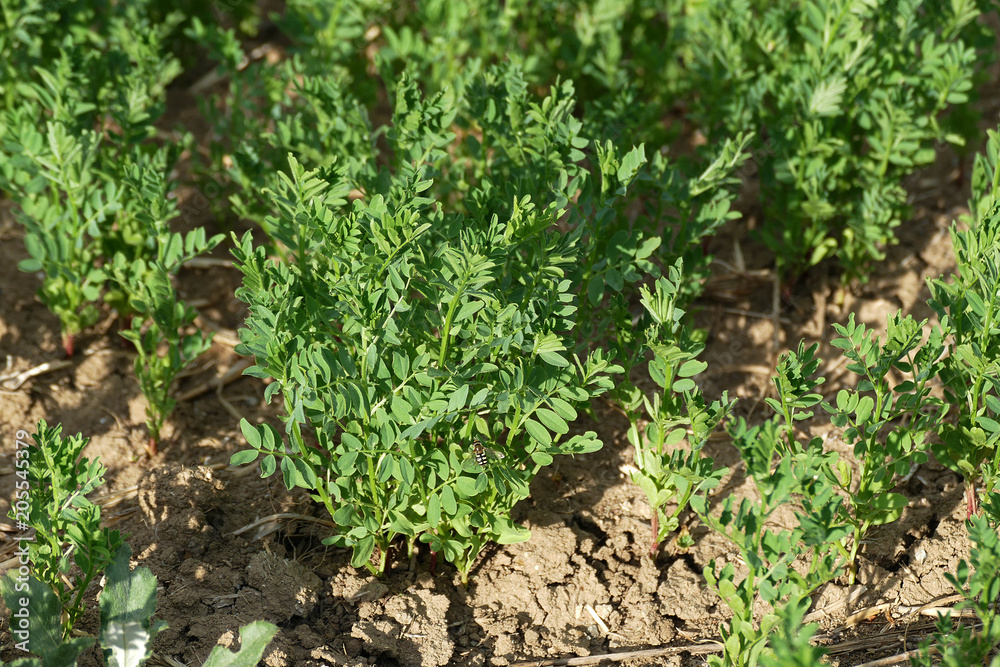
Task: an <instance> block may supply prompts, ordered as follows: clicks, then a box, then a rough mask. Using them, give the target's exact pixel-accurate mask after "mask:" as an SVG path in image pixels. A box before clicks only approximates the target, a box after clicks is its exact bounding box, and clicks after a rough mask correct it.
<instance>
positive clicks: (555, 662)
mask: <svg viewBox="0 0 1000 667" xmlns="http://www.w3.org/2000/svg"><path fill="white" fill-rule="evenodd" d="M940 609H941V608H936V609H935V611H937V610H940ZM976 625H978V624H976ZM976 625H972V626H970V627H976ZM845 627H846V626H842V627H841V628H837V629H835V630H833V631H831V632H829V633H825V634H821V635H817V636H815V637H813V643H814V644H819V645H822V646H824V647H825V648H826V650H827V654H828V655H840V654H843V653H852V652H854V651H880V650H885V649H889V648H892V647H894V646H898V645H900V644H902V645H903V648H906V645H907V644H911V645H912V643H913V642H915V641H918V640H922V639H924V638H925V637H927V636H928V633H929V632H931V631H933V630H934V628H935V623H934V621H923V622H920V623H914V624H912V625H907V626H906V627H901V628H892V627H890V626H886V627H884V628H883V629H882V631H881V632H880V633H879V634H876V635H872V636H869V637H861V638H858V639H851V640H848V641H844V642H840V643H838V644H831V643H830V642H833V641H835V640H836V639H837V638H838V637H839V636H840V635H841V634H842V632H843V630H844V628H845ZM930 650H931V651H932V652H936V650H935V649H934V648H931V649H930ZM721 651H722V644H721V643H720V642H716V641H706V642H703V643H699V644H686V645H684V646H664V647H661V648H652V649H643V650H639V651H621V652H619V653H602V654H600V655H588V656H582V657H580V656H577V657H573V658H552V659H546V660H527V661H524V662H514V663H511V667H557V666H562V665H567V666H569V665H594V664H597V663H599V662H603V661H605V660H610V661H612V662H621V661H622V660H632V659H636V658H661V657H665V656H669V655H678V654H680V653H688V654H690V655H705V654H707V653H719V652H721ZM917 653H918V652H917V651H916V650H907V651H906V652H904V653H901V654H899V655H894V656H889V657H888V658H880V659H879V660H876V661H874V662H866V663H863V664H859V665H857V666H856V667H888V666H889V665H895V664H899V663H901V662H906V661H907V660H909V658H910V657H911V656H914V655H917Z"/></svg>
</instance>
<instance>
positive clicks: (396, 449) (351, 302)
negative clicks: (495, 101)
mask: <svg viewBox="0 0 1000 667" xmlns="http://www.w3.org/2000/svg"><path fill="white" fill-rule="evenodd" d="M508 76H512V77H514V78H513V79H508V86H509V85H510V83H516V82H517V80H518V79H517V72H516V70H511V72H510V74H509V75H508ZM490 81H496V83H499V81H498V80H496V79H490V78H487V80H486V82H485V83H487V84H489V83H490ZM495 90H496V92H494V94H500V95H503V97H502V98H501V101H502V103H503V106H499V105H498V107H497V108H500V109H503V108H505V107H507V113H508V114H510V115H514V112H515V110H516V109H517V107H519V106H520V105H524V107H525V108H524V111H526V112H527V115H526V116H524V118H525V123H526V125H525V128H524V129H525V138H526V140H527V142H528V143H527V144H524V143H523V142H524V140H514V138H513V137H512V136H511V137H510V139H509V140H508V136H509V135H508V133H510V132H511V129H510V128H509V126H507V125H506V124H505V123H503V122H501V118H497V117H492V116H486V117H485V118H484V119H483V121H484V122H483V125H484V126H485V127H486V128H487V130H489V131H488V132H487V130H484V136H483V141H484V142H486V141H491V142H495V143H494V146H495V147H496V148H495V149H494V150H495V155H496V157H495V158H494V160H493V161H491V162H488V163H486V164H485V165H484V166H487V167H489V171H486V172H484V173H483V174H482V176H481V177H480V181H479V182H480V186H479V187H478V188H476V189H474V190H472V192H471V193H469V195H468V197H467V199H465V200H463V201H462V206H461V207H460V210H458V211H455V212H453V213H449V212H446V210H445V207H444V206H441V205H436V204H435V201H434V200H433V199H431V198H430V197H427V196H426V195H424V194H422V193H425V192H426V193H428V194H430V193H436V192H438V191H440V190H441V189H444V187H443V185H442V183H440V182H433V181H432V180H431V178H430V177H431V176H432V175H433V174H434V167H435V166H436V163H437V161H438V160H440V159H442V158H443V156H445V151H444V148H445V147H446V146H448V142H450V141H452V140H453V139H452V135H451V134H450V132H449V131H448V127H449V125H450V121H449V120H442V119H450V118H451V117H453V115H454V113H455V112H456V110H455V108H454V107H452V108H449V106H448V104H449V100H447V99H444V98H440V97H439V98H437V99H435V100H428V101H427V102H422V101H419V100H414V99H408V98H407V97H406V96H405V95H403V94H401V96H400V98H399V100H398V101H397V115H398V116H400V117H406V116H404V114H406V113H409V114H411V115H410V116H409V118H410V119H412V120H408V122H407V123H404V124H400V125H398V126H397V128H395V129H394V130H393V131H392V133H390V138H391V139H392V140H393V141H395V142H396V149H395V154H396V155H397V156H399V158H400V159H399V162H398V163H397V169H398V171H397V172H396V173H394V174H385V176H383V177H381V181H380V182H374V183H371V185H370V189H369V190H368V191H367V192H368V195H367V198H366V199H364V200H361V199H358V200H355V201H354V202H353V203H352V205H351V206H350V208H349V209H347V210H345V207H346V195H347V194H348V192H349V190H350V187H349V184H348V183H346V182H344V178H343V177H341V179H340V180H339V182H332V183H331V182H329V181H326V180H323V179H322V178H321V177H320V176H319V174H318V173H317V172H315V171H313V172H306V171H305V170H304V169H303V168H302V167H301V166H300V165H299V164H298V162H297V161H296V160H295V159H294V158H290V170H291V173H292V176H291V177H290V178H289V177H287V176H282V181H281V184H280V186H279V188H278V189H277V191H275V192H273V193H271V196H272V197H273V201H274V204H275V206H276V207H277V208H278V210H279V211H280V215H279V216H275V217H272V218H271V219H270V220H269V223H268V224H269V229H271V230H272V234H273V236H274V237H275V238H277V239H279V240H280V241H281V242H282V244H283V245H284V246H285V247H287V248H288V249H289V250H290V252H291V253H292V255H291V257H289V261H288V262H287V263H284V262H282V263H278V264H275V263H274V262H272V261H270V260H269V259H268V257H267V254H266V252H265V250H264V249H263V248H257V249H254V248H253V246H252V244H251V239H250V236H249V235H247V236H245V237H244V238H243V239H242V241H240V242H239V245H238V248H237V249H236V251H235V254H236V257H237V260H238V262H239V265H240V267H241V270H243V272H244V273H245V275H246V278H245V280H244V287H243V288H242V289H241V290H240V292H239V294H238V295H239V296H240V298H241V299H243V300H245V301H246V302H247V303H248V304H249V305H250V312H251V316H250V317H249V318H248V320H247V325H248V329H246V330H242V331H241V340H242V341H243V349H245V351H246V352H248V353H252V354H253V355H254V356H255V357H256V359H257V363H258V366H256V367H254V368H252V369H250V370H249V371H248V372H249V373H250V374H253V375H257V376H260V377H272V378H274V379H275V380H276V382H274V383H273V384H271V385H270V389H269V390H268V392H267V398H268V399H270V398H271V397H273V396H274V395H276V394H277V393H278V392H279V391H280V392H281V394H282V396H283V399H284V403H285V408H286V411H287V414H288V415H289V419H288V423H287V432H288V434H289V439H290V441H289V445H290V450H285V449H283V448H282V447H281V446H280V442H281V438H280V436H279V434H277V433H276V432H275V431H274V430H273V429H272V428H271V427H269V426H259V427H253V426H251V425H249V424H246V423H244V424H243V429H244V434H245V435H246V436H247V438H248V441H249V442H250V444H251V445H252V446H253V447H254V449H253V450H248V451H247V452H241V453H238V454H236V455H235V456H234V457H233V462H234V463H246V462H249V461H252V460H254V459H256V458H257V456H258V455H259V454H263V455H264V457H265V458H264V459H263V461H262V466H263V473H264V475H270V474H272V473H273V472H274V471H275V470H276V463H275V461H276V457H278V458H281V469H282V472H283V474H284V480H285V483H286V484H287V485H288V487H289V488H294V487H295V486H302V487H305V488H307V489H309V490H311V491H313V492H314V493H315V495H316V497H317V499H318V500H319V501H321V502H323V503H324V505H325V506H326V507H327V509H328V511H329V512H330V514H331V515H332V516H333V518H334V520H335V521H336V522H337V524H338V525H340V526H342V527H343V529H342V531H341V532H340V533H338V534H337V535H335V536H333V537H331V538H330V540H329V541H330V542H332V543H335V544H339V545H342V546H350V547H352V548H353V549H354V558H353V563H354V565H355V566H362V565H366V566H368V567H370V568H371V569H372V570H373V571H375V572H382V571H383V570H384V568H385V565H386V557H387V554H388V549H389V546H390V544H391V543H392V541H393V540H394V539H395V537H396V536H403V537H405V538H406V539H407V540H408V542H409V545H410V549H412V546H413V544H414V542H415V541H416V540H417V539H418V538H419V539H421V540H422V541H425V542H428V543H429V544H430V545H431V549H432V551H435V552H444V555H445V557H446V558H447V559H448V560H450V561H452V562H454V563H456V565H457V566H458V568H459V570H460V572H461V573H462V575H463V578H464V577H465V576H466V575H467V573H468V570H469V568H471V566H472V564H473V559H474V558H475V556H476V555H477V554H478V552H479V550H480V549H481V547H482V545H483V544H485V542H486V541H488V540H496V541H499V542H501V543H509V542H512V541H519V540H523V539H526V538H527V531H525V530H523V529H519V528H518V527H516V526H515V525H514V524H513V523H511V521H510V518H509V516H508V514H509V511H510V509H511V507H513V504H514V503H515V502H516V501H517V500H519V499H521V498H524V497H526V496H527V492H528V482H529V481H530V480H531V478H532V477H533V476H534V475H535V474H536V473H537V471H538V470H539V468H541V466H543V465H547V464H548V463H549V462H551V460H552V455H554V454H567V453H583V452H587V451H593V450H594V449H596V448H598V447H600V442H599V441H597V439H596V436H595V435H594V434H593V433H587V434H584V435H576V436H573V437H570V438H569V439H568V440H566V441H565V442H559V440H560V439H561V437H562V436H563V435H566V434H568V431H569V427H568V422H569V421H572V420H573V419H575V417H576V409H575V407H574V405H579V404H581V403H585V402H586V401H587V400H589V399H590V398H591V397H593V396H596V395H599V394H601V393H603V392H605V391H606V390H607V389H608V388H609V387H610V381H609V379H608V377H607V373H608V372H613V371H614V370H615V368H614V367H612V366H610V365H609V363H608V361H607V360H606V359H605V358H604V355H603V354H602V353H601V352H600V351H599V350H598V351H595V352H594V353H592V354H591V355H589V357H588V359H587V360H585V361H581V360H580V359H578V358H577V359H575V360H573V361H571V360H570V359H569V358H568V354H567V350H568V349H569V348H570V347H571V346H572V344H573V342H572V340H568V339H567V338H566V332H570V331H572V330H573V328H574V327H575V319H574V313H575V311H576V308H575V306H574V305H573V301H574V297H573V292H572V289H573V282H572V281H571V280H569V279H568V277H567V275H568V274H570V273H571V272H572V271H573V270H574V265H575V264H577V263H578V259H577V258H578V257H579V256H580V254H581V253H582V252H583V251H584V249H585V246H584V244H583V235H584V231H585V229H584V228H583V227H582V226H578V227H577V228H576V230H575V231H571V232H569V233H566V234H563V233H560V232H557V231H551V230H550V227H551V224H552V222H553V221H554V220H555V219H558V218H559V217H560V216H562V215H563V214H564V211H565V209H564V208H563V207H565V206H566V205H567V204H568V198H567V197H565V195H561V193H560V190H559V189H556V190H555V191H554V192H553V191H552V190H551V188H545V187H544V186H542V185H541V184H542V183H550V182H554V183H556V184H562V185H561V187H562V188H567V187H570V186H569V184H568V183H567V180H569V179H572V181H573V185H572V188H573V189H574V190H575V189H576V188H577V187H582V188H584V194H582V195H581V196H580V197H579V199H578V200H577V202H576V206H575V209H576V211H580V210H587V208H586V207H588V206H592V204H590V203H589V202H590V198H591V197H593V196H594V195H593V194H588V191H589V190H588V189H589V187H590V186H589V185H588V182H589V178H590V176H589V174H588V173H587V172H586V171H584V170H582V169H581V168H580V167H579V166H578V164H577V163H578V161H579V160H581V159H582V158H583V154H582V153H580V152H579V151H578V150H577V149H576V148H573V147H572V145H573V143H575V142H576V141H577V140H576V139H575V138H574V137H573V133H574V128H575V127H578V124H576V123H575V121H574V120H572V118H571V117H569V116H567V115H565V113H564V111H563V109H564V108H568V107H569V104H568V103H569V102H570V100H568V99H567V100H565V101H564V99H563V98H562V95H560V94H559V93H556V94H554V95H553V96H552V97H550V98H548V99H546V100H545V101H543V102H542V103H541V104H536V103H531V104H530V106H529V105H528V102H527V99H526V98H525V97H524V96H518V97H512V98H507V96H506V94H505V93H504V92H503V91H504V90H505V88H504V87H503V86H500V87H499V88H498V89H495ZM570 90H571V89H569V88H567V87H564V88H563V93H565V92H567V91H570ZM452 104H454V102H452ZM480 105H481V107H480V110H481V111H483V112H486V110H487V109H488V107H487V106H486V105H485V100H482V101H481V102H480ZM507 122H509V121H507ZM493 126H496V128H497V129H494V128H493ZM497 135H499V136H497ZM508 141H509V143H508ZM535 145H537V146H539V147H543V148H545V149H546V152H544V153H542V154H537V153H535V151H534V150H533V149H532V147H533V146H535ZM633 155H635V156H638V155H639V154H638V153H633V154H631V155H630V156H628V157H627V158H626V160H625V162H626V163H627V162H628V160H631V159H633ZM560 160H562V161H560ZM428 161H429V163H428ZM637 166H638V163H637V162H632V168H631V172H630V173H631V174H633V175H634V173H635V169H636V168H637ZM602 168H603V169H604V170H605V172H604V173H603V176H604V178H605V179H610V178H614V174H615V173H619V174H626V175H627V174H628V173H629V172H627V171H624V168H623V167H621V166H620V163H619V162H618V160H616V159H612V160H607V161H606V163H605V164H604V165H602ZM608 172H610V173H608ZM460 176H461V175H460V174H454V173H453V174H444V175H442V181H444V184H445V185H446V184H447V182H448V179H458V178H460ZM546 176H547V177H546ZM494 179H495V180H494ZM551 179H555V180H554V181H553V180H551ZM629 180H631V177H628V180H625V181H624V182H623V184H622V185H623V186H625V185H627V184H628V181H629ZM494 182H497V183H505V184H506V185H505V186H500V185H494V184H493V183H494ZM432 185H433V186H435V189H434V190H429V189H430V188H431V187H432ZM518 186H520V187H524V188H525V189H528V188H529V187H530V188H531V190H530V191H534V192H536V193H538V194H536V195H535V196H534V197H533V196H531V195H525V196H515V195H514V194H513V192H512V190H513V188H515V187H518ZM445 191H447V190H445ZM623 191H624V190H623V189H622V192H623ZM605 196H606V197H608V196H610V197H611V198H612V199H613V197H614V195H605ZM535 197H537V199H535ZM536 201H537V202H538V203H537V204H536ZM461 208H464V209H465V210H461ZM497 212H500V213H502V214H503V218H502V219H501V218H500V215H498V213H497ZM476 437H478V438H480V439H482V440H483V441H484V442H486V443H487V445H488V446H490V447H491V448H495V449H496V450H497V451H498V452H499V453H501V454H503V455H504V458H503V459H502V460H498V461H496V462H490V463H489V464H488V465H487V466H486V467H485V469H484V468H483V467H482V466H479V465H478V464H476V462H475V461H474V457H473V456H472V455H471V449H470V448H471V445H472V441H473V440H474V439H475V438H476ZM307 438H308V440H307ZM310 445H313V446H310ZM376 548H377V549H378V561H377V564H371V563H369V559H370V557H371V556H372V554H373V553H374V552H375V549H376Z"/></svg>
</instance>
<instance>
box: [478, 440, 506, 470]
mask: <svg viewBox="0 0 1000 667" xmlns="http://www.w3.org/2000/svg"><path fill="white" fill-rule="evenodd" d="M472 455H473V456H474V457H475V458H476V463H477V464H478V465H479V467H480V468H485V467H486V466H487V465H489V462H490V461H499V460H500V459H502V458H503V457H504V455H503V454H501V453H500V452H498V451H497V450H495V449H490V448H489V447H487V446H485V445H484V444H483V443H481V442H479V439H478V438H477V439H476V440H473V441H472Z"/></svg>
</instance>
